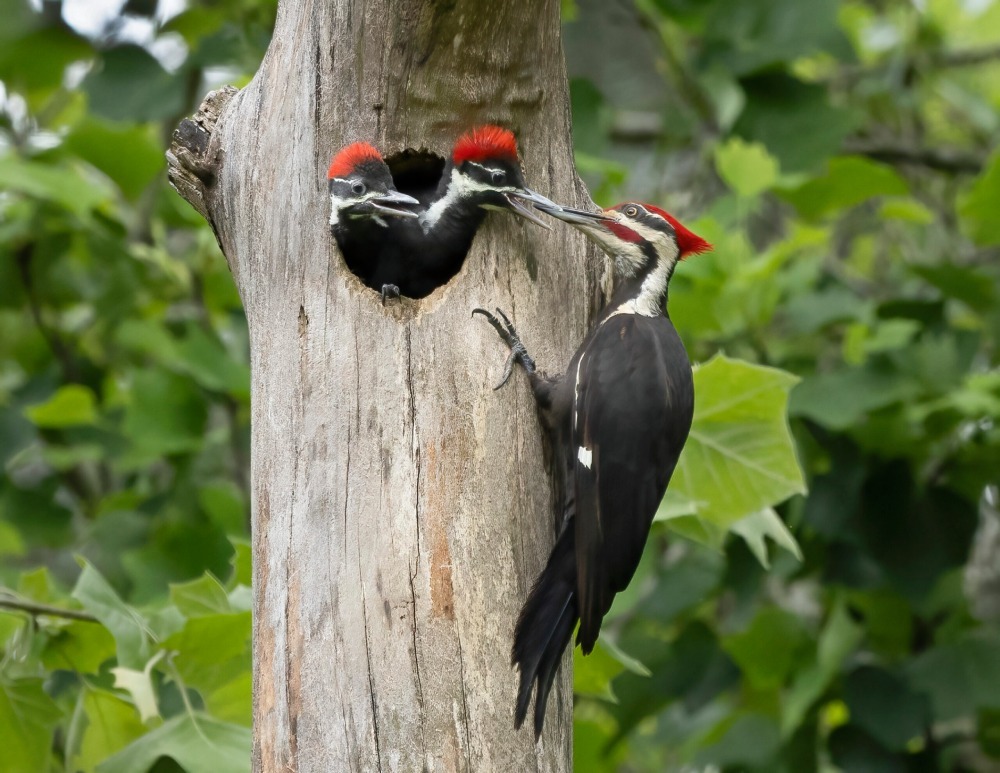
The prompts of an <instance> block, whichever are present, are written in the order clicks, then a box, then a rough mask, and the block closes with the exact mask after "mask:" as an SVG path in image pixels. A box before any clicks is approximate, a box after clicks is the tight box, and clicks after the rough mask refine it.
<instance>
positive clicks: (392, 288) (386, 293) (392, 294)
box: [382, 285, 399, 306]
mask: <svg viewBox="0 0 1000 773" xmlns="http://www.w3.org/2000/svg"><path fill="white" fill-rule="evenodd" d="M386 298H394V299H396V300H399V287H398V286H396V285H382V305H383V306H385V299H386Z"/></svg>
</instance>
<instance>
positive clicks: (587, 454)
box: [576, 446, 594, 470]
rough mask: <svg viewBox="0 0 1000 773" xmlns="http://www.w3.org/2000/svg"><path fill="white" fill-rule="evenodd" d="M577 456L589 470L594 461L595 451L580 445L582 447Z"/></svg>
mask: <svg viewBox="0 0 1000 773" xmlns="http://www.w3.org/2000/svg"><path fill="white" fill-rule="evenodd" d="M576 458H577V459H579V460H580V464H582V465H583V466H584V467H586V468H587V469H588V470H589V469H590V465H591V464H593V462H594V453H593V451H591V450H590V449H589V448H584V447H583V446H580V449H579V450H578V451H577V453H576Z"/></svg>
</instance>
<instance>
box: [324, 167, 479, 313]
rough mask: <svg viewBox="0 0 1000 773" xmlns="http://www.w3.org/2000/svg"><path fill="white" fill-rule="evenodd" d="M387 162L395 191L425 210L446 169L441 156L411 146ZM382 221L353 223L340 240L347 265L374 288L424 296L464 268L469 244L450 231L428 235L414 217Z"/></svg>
mask: <svg viewBox="0 0 1000 773" xmlns="http://www.w3.org/2000/svg"><path fill="white" fill-rule="evenodd" d="M386 164H387V165H388V166H389V171H390V173H391V174H392V180H393V184H394V185H395V187H396V190H397V191H399V192H400V193H405V194H407V195H409V196H413V197H414V198H415V199H417V200H418V201H419V202H420V206H419V207H418V206H414V207H412V209H413V211H415V212H423V211H424V210H425V209H426V208H427V207H428V206H429V205H430V204H431V202H433V201H434V200H435V199H436V198H437V197H438V187H439V185H440V184H441V176H442V175H443V174H444V170H445V159H443V158H442V157H441V156H438V155H436V154H434V153H430V152H428V151H424V150H413V149H410V148H407V149H406V150H403V151H401V152H399V153H396V154H394V155H392V156H389V157H388V158H387V159H386ZM380 220H381V222H379V221H376V220H366V221H352V223H351V230H350V232H349V233H347V234H345V233H344V232H343V231H342V232H341V235H340V236H338V239H337V241H338V244H339V245H340V249H341V252H342V253H343V255H344V261H345V263H346V264H347V267H348V268H349V269H350V270H351V271H352V272H353V273H354V275H355V276H357V277H358V279H360V280H361V281H362V282H363V283H364V284H365V285H367V286H368V287H370V288H372V289H373V290H375V291H376V292H379V293H382V292H383V290H384V288H387V287H391V286H395V287H398V288H399V291H400V294H401V295H404V296H406V297H408V298H423V297H425V296H427V295H430V293H432V292H433V291H434V290H435V289H436V288H438V287H440V286H441V285H443V284H446V283H447V282H448V281H449V280H450V279H451V278H452V277H454V276H455V274H457V273H458V271H459V269H461V267H462V263H463V262H464V261H465V253H466V252H467V251H468V247H469V245H468V244H467V243H462V242H461V241H460V240H453V239H449V238H448V236H449V235H448V234H444V235H442V234H440V233H431V234H426V233H424V231H423V229H422V228H421V224H420V221H419V220H417V219H415V218H402V217H393V216H381V217H380ZM470 241H471V239H470Z"/></svg>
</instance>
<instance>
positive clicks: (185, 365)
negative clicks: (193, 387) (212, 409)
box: [173, 325, 250, 398]
mask: <svg viewBox="0 0 1000 773" xmlns="http://www.w3.org/2000/svg"><path fill="white" fill-rule="evenodd" d="M176 357H177V360H176V361H175V362H174V363H173V364H174V365H175V366H176V367H179V368H181V369H183V370H184V371H186V372H187V373H189V374H190V375H191V377H192V378H193V379H194V380H195V381H197V382H198V383H199V384H200V385H201V386H203V387H205V388H206V389H212V390H215V391H218V392H226V393H229V394H231V395H234V396H236V397H240V398H247V397H249V396H250V368H249V367H247V365H246V364H245V363H243V362H238V361H237V360H234V359H233V358H232V357H230V356H229V353H228V352H227V351H226V350H225V349H223V348H222V346H221V345H220V344H219V343H218V342H217V341H214V340H213V339H212V338H210V337H209V336H208V334H207V333H206V332H205V331H204V330H203V329H202V328H200V327H197V326H194V325H192V326H191V327H190V328H189V329H188V331H187V335H186V336H185V337H184V341H183V342H181V343H180V344H179V345H178V346H177V348H176Z"/></svg>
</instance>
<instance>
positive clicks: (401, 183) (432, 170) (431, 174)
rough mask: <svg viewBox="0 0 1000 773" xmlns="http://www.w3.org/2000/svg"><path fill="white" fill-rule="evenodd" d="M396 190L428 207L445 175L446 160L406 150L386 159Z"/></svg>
mask: <svg viewBox="0 0 1000 773" xmlns="http://www.w3.org/2000/svg"><path fill="white" fill-rule="evenodd" d="M386 164H388V165H389V171H390V172H392V181H393V182H394V183H395V184H396V190H397V191H399V192H400V193H406V194H408V195H410V196H413V197H414V198H415V199H419V200H420V204H421V205H422V206H424V207H426V206H427V205H428V204H429V203H430V202H431V201H432V200H433V199H434V195H435V193H437V188H438V184H439V183H440V182H441V175H442V174H444V159H443V158H441V156H438V155H436V154H434V153H428V152H427V151H426V150H411V149H410V148H407V149H406V150H404V151H402V152H400V153H396V154H395V155H393V156H389V158H387V159H386Z"/></svg>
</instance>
